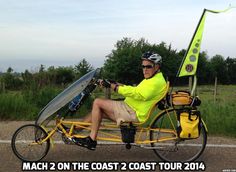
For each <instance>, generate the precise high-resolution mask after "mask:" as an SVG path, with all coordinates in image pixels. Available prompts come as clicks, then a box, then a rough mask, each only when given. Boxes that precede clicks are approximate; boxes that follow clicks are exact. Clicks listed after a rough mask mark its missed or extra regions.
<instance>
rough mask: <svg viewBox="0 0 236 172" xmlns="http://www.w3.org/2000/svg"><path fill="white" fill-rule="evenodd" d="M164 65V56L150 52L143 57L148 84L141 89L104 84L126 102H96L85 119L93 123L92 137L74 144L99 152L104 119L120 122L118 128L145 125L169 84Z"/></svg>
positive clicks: (138, 87)
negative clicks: (100, 129) (141, 123)
mask: <svg viewBox="0 0 236 172" xmlns="http://www.w3.org/2000/svg"><path fill="white" fill-rule="evenodd" d="M161 61H162V59H161V56H160V55H158V54H153V53H150V52H147V53H144V54H143V55H142V68H143V75H144V80H143V81H142V82H141V83H140V84H139V85H137V86H128V85H122V84H118V83H109V82H102V83H101V85H103V86H105V87H108V88H111V89H113V90H114V91H116V92H118V93H119V94H121V95H123V96H124V97H125V100H124V101H114V100H109V99H101V98H97V99H95V101H94V103H93V108H92V113H91V115H90V116H87V117H86V119H85V121H86V122H91V123H92V126H91V132H90V135H89V136H88V137H85V138H76V137H74V138H72V140H73V142H74V143H76V144H77V145H80V146H83V147H86V148H88V149H90V150H95V148H96V145H97V141H96V137H97V134H98V130H99V127H100V124H101V121H102V118H108V119H111V120H113V121H116V122H117V125H120V123H121V122H122V121H129V122H144V121H145V120H146V118H147V115H148V110H149V109H150V108H151V106H152V105H153V103H155V102H156V101H157V100H158V99H160V98H161V97H162V96H163V94H164V93H165V88H166V81H165V79H164V77H163V75H162V73H161V72H160V66H161Z"/></svg>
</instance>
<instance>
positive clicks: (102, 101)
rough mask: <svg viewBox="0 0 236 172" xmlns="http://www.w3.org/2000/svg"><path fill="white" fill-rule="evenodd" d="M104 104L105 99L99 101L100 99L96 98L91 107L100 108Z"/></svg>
mask: <svg viewBox="0 0 236 172" xmlns="http://www.w3.org/2000/svg"><path fill="white" fill-rule="evenodd" d="M104 102H105V99H101V98H96V99H95V100H94V101H93V107H94V106H96V107H101V106H102V105H103V104H104Z"/></svg>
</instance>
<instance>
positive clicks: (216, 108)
mask: <svg viewBox="0 0 236 172" xmlns="http://www.w3.org/2000/svg"><path fill="white" fill-rule="evenodd" d="M177 89H181V90H183V89H186V88H184V87H181V88H177ZM60 91H61V89H55V88H50V87H46V88H44V89H42V90H40V91H38V92H37V93H33V92H29V91H26V92H9V91H8V92H6V93H1V94H0V119H1V120H34V119H35V118H36V117H37V114H38V112H39V111H40V109H42V108H43V107H44V106H45V105H46V104H47V103H48V102H49V101H50V100H51V99H52V98H53V97H54V96H56V95H57V94H58V93H59V92H60ZM197 93H198V95H199V97H200V99H201V101H202V104H201V106H200V107H199V109H200V111H201V114H202V118H203V119H204V121H205V122H206V124H207V127H208V130H209V134H210V135H217V136H229V137H236V85H219V86H218V88H217V95H216V100H215V101H214V86H210V85H202V86H198V89H197ZM95 97H104V93H103V92H102V90H100V89H98V90H96V91H95V93H93V94H92V98H90V99H89V100H88V101H87V102H85V104H84V106H83V107H82V108H81V109H80V110H79V112H78V114H80V115H84V114H87V113H88V112H89V111H90V109H91V108H90V107H91V104H92V100H93V99H94V98H95ZM112 98H117V95H116V94H115V95H112Z"/></svg>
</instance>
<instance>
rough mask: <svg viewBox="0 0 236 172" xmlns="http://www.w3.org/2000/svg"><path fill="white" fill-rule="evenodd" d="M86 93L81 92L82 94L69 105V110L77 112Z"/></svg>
mask: <svg viewBox="0 0 236 172" xmlns="http://www.w3.org/2000/svg"><path fill="white" fill-rule="evenodd" d="M84 95H85V93H84V91H83V92H81V93H80V94H78V95H77V96H76V97H75V98H74V99H73V100H72V101H71V102H70V104H69V109H70V111H72V112H73V111H76V110H77V106H78V105H79V103H80V101H81V99H82V98H83V97H84Z"/></svg>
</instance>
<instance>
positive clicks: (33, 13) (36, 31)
mask: <svg viewBox="0 0 236 172" xmlns="http://www.w3.org/2000/svg"><path fill="white" fill-rule="evenodd" d="M229 4H231V5H232V6H235V5H236V0H197V1H196V0H179V1H174V0H119V1H115V0H38V1H35V0H0V71H6V69H7V68H8V67H9V66H11V67H12V68H13V69H14V71H18V72H21V71H24V70H25V69H29V70H37V67H39V66H40V64H43V65H45V66H46V67H49V66H52V65H53V66H69V65H75V64H77V63H78V62H79V61H80V60H81V59H82V58H85V59H86V60H87V61H88V62H89V63H91V64H92V65H93V66H94V67H101V66H102V65H103V63H104V60H105V56H106V55H108V54H109V53H110V52H111V50H112V49H114V44H115V43H116V42H117V41H118V40H121V39H122V38H123V37H130V38H132V39H136V40H138V39H140V38H145V39H146V40H148V41H149V42H150V43H157V44H158V43H160V42H162V41H164V42H166V43H167V44H172V47H173V48H175V49H177V50H181V49H187V47H188V44H189V42H190V40H191V37H192V35H193V33H194V30H195V28H196V26H197V23H198V20H199V18H200V16H201V14H202V11H203V9H204V8H207V9H212V10H223V9H225V8H227V7H228V6H229ZM201 50H202V51H203V50H204V51H207V53H208V55H209V56H210V57H211V56H214V55H215V54H221V55H223V56H224V57H228V56H230V57H232V58H236V8H234V9H232V10H230V11H228V12H226V13H221V14H211V13H209V14H208V15H207V18H206V23H205V29H204V34H203V40H202V45H201Z"/></svg>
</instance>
